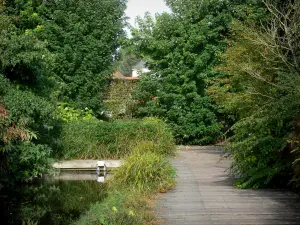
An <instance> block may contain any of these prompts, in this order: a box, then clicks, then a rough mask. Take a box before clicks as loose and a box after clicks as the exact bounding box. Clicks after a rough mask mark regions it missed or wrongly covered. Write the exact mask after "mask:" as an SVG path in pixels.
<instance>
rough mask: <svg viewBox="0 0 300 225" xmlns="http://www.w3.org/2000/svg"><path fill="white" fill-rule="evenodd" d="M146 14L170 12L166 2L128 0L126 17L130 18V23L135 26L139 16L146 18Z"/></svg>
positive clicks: (159, 0)
mask: <svg viewBox="0 0 300 225" xmlns="http://www.w3.org/2000/svg"><path fill="white" fill-rule="evenodd" d="M145 12H150V13H151V15H152V16H154V15H155V13H162V12H170V9H169V8H168V7H167V6H166V4H165V2H164V0H128V4H127V10H126V15H127V17H130V19H129V20H128V22H129V23H130V24H131V25H133V26H134V21H135V18H136V17H137V16H142V17H143V16H144V14H145Z"/></svg>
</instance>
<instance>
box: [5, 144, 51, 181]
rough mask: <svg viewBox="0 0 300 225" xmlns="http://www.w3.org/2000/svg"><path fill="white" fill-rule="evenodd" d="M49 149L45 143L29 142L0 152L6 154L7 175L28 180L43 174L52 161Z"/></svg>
mask: <svg viewBox="0 0 300 225" xmlns="http://www.w3.org/2000/svg"><path fill="white" fill-rule="evenodd" d="M51 151H52V150H51V149H50V148H49V147H48V146H46V145H35V144H33V143H31V142H23V143H20V144H19V145H16V146H14V148H13V149H11V152H7V153H2V155H4V156H6V164H7V167H6V169H7V173H8V174H7V175H11V176H14V178H13V179H15V180H21V181H22V180H23V181H28V180H31V179H32V178H36V177H39V176H41V175H43V174H45V173H46V172H48V169H49V168H50V166H51V163H53V160H52V159H51ZM2 157H3V156H2ZM2 175H3V174H2Z"/></svg>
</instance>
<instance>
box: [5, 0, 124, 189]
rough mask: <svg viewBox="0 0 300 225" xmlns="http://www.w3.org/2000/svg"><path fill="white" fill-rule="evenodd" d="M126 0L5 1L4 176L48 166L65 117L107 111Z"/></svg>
mask: <svg viewBox="0 0 300 225" xmlns="http://www.w3.org/2000/svg"><path fill="white" fill-rule="evenodd" d="M125 6H126V1H123V0H112V1H82V0H79V1H77V0H76V1H74V0H67V1H61V0H54V1H41V0H29V1H27V0H3V1H0V39H1V42H0V129H1V130H0V135H1V136H0V161H1V166H0V167H1V170H0V177H1V179H0V182H1V183H2V182H4V181H7V180H8V179H7V178H8V176H10V179H9V180H13V178H16V179H17V180H19V181H24V180H25V181H27V180H29V179H31V178H33V177H36V176H39V175H41V174H43V173H44V172H45V171H46V170H47V169H48V166H49V163H50V162H51V161H52V160H51V158H52V157H56V156H57V155H61V154H60V153H59V152H58V151H59V150H61V136H60V132H61V130H60V128H61V124H62V123H67V122H69V121H75V120H81V119H84V120H91V119H95V118H96V117H98V118H100V117H101V116H102V114H103V111H105V109H104V104H103V97H104V95H105V90H106V87H107V84H108V82H109V79H110V74H111V73H112V71H113V67H114V64H115V58H114V55H116V54H117V49H118V48H119V46H120V43H121V40H123V39H124V31H123V29H122V28H123V25H124V24H125V22H124V20H123V14H124V10H125Z"/></svg>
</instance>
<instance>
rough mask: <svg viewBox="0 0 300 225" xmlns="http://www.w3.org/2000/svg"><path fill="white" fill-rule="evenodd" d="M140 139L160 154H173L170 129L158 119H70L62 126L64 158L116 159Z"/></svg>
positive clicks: (123, 155)
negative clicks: (151, 143)
mask: <svg viewBox="0 0 300 225" xmlns="http://www.w3.org/2000/svg"><path fill="white" fill-rule="evenodd" d="M142 141H152V142H153V143H155V145H157V149H160V150H159V151H160V154H164V155H170V154H172V153H174V150H175V145H174V139H173V136H172V133H171V131H170V130H169V129H168V128H167V127H166V125H165V124H164V123H163V122H162V121H161V120H158V119H155V118H146V119H143V120H124V121H121V120H116V121H113V122H103V121H98V120H91V121H73V122H70V123H66V124H64V125H63V128H62V145H63V149H62V157H63V158H65V159H75V158H76V159H120V158H123V157H126V156H128V155H130V153H131V152H132V150H133V148H134V147H135V146H137V145H138V144H139V143H140V142H142Z"/></svg>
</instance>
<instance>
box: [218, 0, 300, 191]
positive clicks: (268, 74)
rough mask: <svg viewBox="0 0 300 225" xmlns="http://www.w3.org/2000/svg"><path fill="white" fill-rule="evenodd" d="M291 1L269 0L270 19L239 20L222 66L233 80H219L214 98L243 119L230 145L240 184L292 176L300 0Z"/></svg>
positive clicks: (279, 182) (296, 130) (257, 185)
mask: <svg viewBox="0 0 300 225" xmlns="http://www.w3.org/2000/svg"><path fill="white" fill-rule="evenodd" d="M290 3H291V4H287V5H286V4H284V3H282V2H278V3H277V2H275V1H265V6H266V8H267V9H268V10H269V11H268V13H269V15H268V20H267V21H265V24H263V23H261V24H258V25H257V24H252V26H251V25H249V23H246V22H243V23H241V22H238V21H236V22H235V23H234V24H233V27H232V33H233V34H234V36H233V40H232V41H231V43H230V48H229V49H228V50H227V52H226V54H224V55H223V60H224V65H223V66H222V67H220V68H219V69H221V70H222V71H223V72H224V73H226V74H228V77H227V78H228V80H227V82H226V84H225V85H222V84H220V83H219V87H218V88H217V89H216V91H217V94H216V96H215V97H216V99H217V101H218V102H219V104H220V105H221V106H223V107H224V109H225V110H226V111H227V112H229V113H232V114H235V115H236V118H237V119H238V121H237V122H236V123H235V125H234V126H233V127H232V132H233V136H232V137H231V138H230V140H229V144H228V146H227V148H228V149H229V150H230V151H231V153H232V158H233V160H234V162H233V165H232V171H233V172H234V173H235V174H237V175H238V177H240V179H238V181H237V186H238V187H240V188H249V187H255V188H260V187H264V186H271V185H284V186H285V185H287V184H288V183H289V180H290V179H291V174H292V162H293V160H294V159H295V157H296V155H297V154H293V153H292V150H293V149H295V148H297V146H298V137H299V127H298V126H299V125H298V118H299V110H298V109H299V107H300V105H299V101H298V99H299V97H300V92H299V91H298V86H299V84H300V79H299V67H298V65H299V55H298V54H299V39H298V37H299V33H298V31H299V29H298V27H299V24H300V21H299V16H298V13H292V14H290V12H291V9H292V8H293V10H294V9H299V7H300V5H299V4H300V2H299V1H295V2H294V3H292V2H290ZM275 9H276V10H275ZM293 10H292V11H293ZM296 11H297V12H298V10H296ZM286 20H289V21H290V23H288V24H287V23H285V22H284V21H286ZM279 31H280V32H279ZM295 60H296V61H295ZM296 173H297V172H296ZM296 176H297V174H296Z"/></svg>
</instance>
